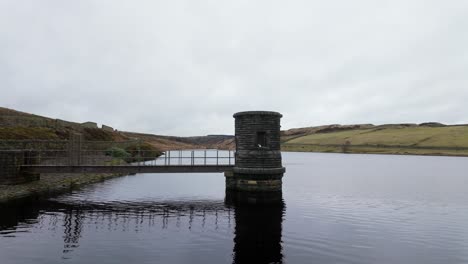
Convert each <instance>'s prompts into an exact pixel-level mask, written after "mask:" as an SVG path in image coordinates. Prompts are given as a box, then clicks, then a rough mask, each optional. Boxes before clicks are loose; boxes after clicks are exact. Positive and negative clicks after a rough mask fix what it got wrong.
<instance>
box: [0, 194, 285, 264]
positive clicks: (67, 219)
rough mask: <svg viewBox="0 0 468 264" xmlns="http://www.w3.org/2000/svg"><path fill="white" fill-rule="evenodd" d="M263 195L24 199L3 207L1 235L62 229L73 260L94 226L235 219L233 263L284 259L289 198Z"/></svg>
mask: <svg viewBox="0 0 468 264" xmlns="http://www.w3.org/2000/svg"><path fill="white" fill-rule="evenodd" d="M264 199H265V197H264V196H251V195H250V196H244V195H239V194H237V193H230V192H229V193H226V197H225V200H224V201H213V200H205V201H164V202H154V201H138V202H122V201H119V202H106V203H100V202H93V201H70V200H66V199H50V200H43V201H23V202H22V203H21V204H12V205H6V206H5V205H3V206H2V207H0V210H1V212H2V217H1V218H0V236H2V237H8V236H14V235H15V234H18V233H19V232H21V230H30V229H31V228H33V227H37V226H39V227H40V228H41V229H49V230H54V231H56V232H63V235H62V237H63V249H62V253H63V254H62V258H63V259H72V258H73V257H74V256H75V255H74V254H73V252H74V251H76V250H78V249H79V247H80V244H82V243H87V241H88V240H89V239H88V240H86V239H85V238H84V237H83V236H90V235H91V234H90V233H89V230H92V231H94V232H100V231H102V232H104V233H106V234H110V233H119V232H131V233H132V232H133V233H138V232H140V231H141V230H145V229H147V228H150V229H152V230H153V232H154V230H155V229H156V230H157V229H160V230H164V229H168V228H169V229H177V230H179V231H183V229H184V230H185V232H200V231H202V232H204V231H203V230H205V229H215V230H218V228H219V225H221V228H226V226H228V227H230V226H231V221H232V224H233V223H234V222H235V227H233V228H234V239H233V241H234V246H233V249H232V258H233V259H232V262H233V263H252V262H253V263H282V259H283V255H282V247H281V232H282V220H283V215H284V207H285V206H284V202H283V200H282V195H281V193H279V194H276V195H274V196H270V197H268V201H269V202H268V203H267V204H264V203H263V202H264V201H263V200H264ZM262 201H263V202H262ZM192 229H193V230H192ZM27 232H29V231H27ZM156 232H157V231H156ZM228 234H229V233H228ZM83 239H84V240H83ZM231 239H232V238H230V240H231ZM80 240H83V241H80ZM231 241H232V240H231ZM200 254H203V253H200Z"/></svg>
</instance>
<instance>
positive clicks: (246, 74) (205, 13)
mask: <svg viewBox="0 0 468 264" xmlns="http://www.w3.org/2000/svg"><path fill="white" fill-rule="evenodd" d="M0 87H1V95H0V106H3V107H8V108H14V109H17V110H21V111H26V112H31V113H35V114H40V115H45V116H50V117H54V118H61V119H65V120H70V121H77V122H84V121H88V120H90V121H96V122H97V123H99V124H101V123H104V124H107V125H111V126H113V127H115V128H117V129H119V130H131V131H140V132H152V133H157V134H170V135H181V136H187V135H204V134H218V133H228V134H232V133H233V126H234V119H233V118H232V114H233V113H235V112H238V111H245V110H273V111H279V112H281V113H282V114H283V115H284V117H283V120H282V125H283V129H288V128H293V127H302V126H313V125H323V124H335V123H339V124H353V123H374V124H383V123H402V122H415V123H417V122H425V121H439V122H444V123H468V104H467V102H468V1H466V0H460V1H456V0H447V1H441V0H437V1H431V0H411V1H409V0H391V1H375V0H353V1H349V0H342V1H337V0H327V1H322V0H320V1H311V0H304V1H291V0H289V1H272V0H265V1H254V0H248V1H240V0H236V1H220V0H213V1H193V0H188V1H176V0H171V1H156V0H149V1H128V0H125V1H118V0H79V1H72V0H69V1H64V0H55V1H49V0H40V1H38V0H30V1H23V0H0Z"/></svg>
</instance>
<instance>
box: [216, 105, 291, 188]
mask: <svg viewBox="0 0 468 264" xmlns="http://www.w3.org/2000/svg"><path fill="white" fill-rule="evenodd" d="M281 117H282V115H281V114H280V113H277V112H267V111H248V112H239V113H236V114H234V118H235V138H236V157H235V158H236V165H235V167H234V168H233V170H232V172H231V171H230V172H226V173H225V176H226V189H227V190H234V191H251V192H271V191H281V187H282V180H281V178H282V177H283V174H284V172H285V168H284V167H283V166H282V162H281V149H280V128H281V125H280V119H281Z"/></svg>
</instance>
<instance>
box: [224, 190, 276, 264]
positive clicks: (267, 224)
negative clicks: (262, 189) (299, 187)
mask: <svg viewBox="0 0 468 264" xmlns="http://www.w3.org/2000/svg"><path fill="white" fill-rule="evenodd" d="M225 202H226V205H227V206H229V207H232V208H234V215H235V221H236V227H235V232H234V252H233V253H234V254H233V263H283V253H282V246H281V235H282V223H283V216H284V212H285V206H284V202H283V199H282V193H281V192H277V193H265V194H245V193H236V192H232V191H227V192H226V199H225Z"/></svg>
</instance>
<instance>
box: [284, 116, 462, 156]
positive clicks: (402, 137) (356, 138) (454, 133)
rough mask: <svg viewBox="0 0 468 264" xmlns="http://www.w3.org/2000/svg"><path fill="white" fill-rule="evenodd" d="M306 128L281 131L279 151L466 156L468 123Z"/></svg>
mask: <svg viewBox="0 0 468 264" xmlns="http://www.w3.org/2000/svg"><path fill="white" fill-rule="evenodd" d="M336 128H337V127H335V129H328V130H324V129H323V128H322V129H319V130H315V131H312V130H310V129H309V130H308V132H306V133H302V134H299V135H298V136H295V137H291V136H289V138H288V135H289V134H288V131H285V132H283V134H286V137H283V150H286V151H317V152H349V153H388V154H427V155H462V156H465V155H468V126H467V125H454V126H445V125H442V124H438V123H425V124H421V125H416V124H399V125H383V126H372V125H365V126H362V125H359V126H356V127H354V128H353V127H349V126H347V127H342V128H339V127H338V129H336Z"/></svg>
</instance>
